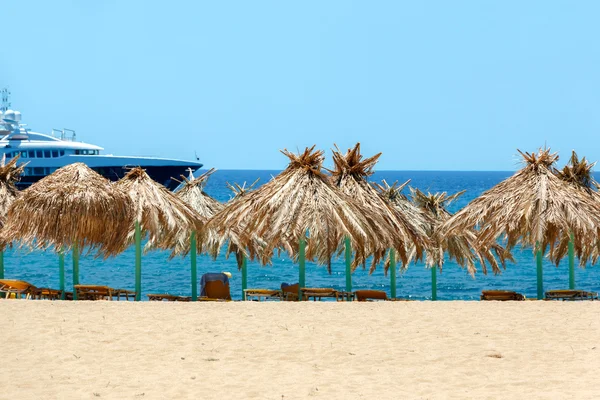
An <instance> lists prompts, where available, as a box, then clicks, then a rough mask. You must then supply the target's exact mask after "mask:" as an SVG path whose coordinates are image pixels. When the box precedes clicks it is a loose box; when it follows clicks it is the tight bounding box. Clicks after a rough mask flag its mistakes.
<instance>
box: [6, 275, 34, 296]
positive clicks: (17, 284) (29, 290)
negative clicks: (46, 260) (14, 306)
mask: <svg viewBox="0 0 600 400" xmlns="http://www.w3.org/2000/svg"><path fill="white" fill-rule="evenodd" d="M38 290H39V289H38V288H37V287H35V286H34V285H32V284H31V283H29V282H26V281H20V280H16V279H1V280H0V293H6V297H7V298H10V297H11V296H12V295H14V296H15V298H16V299H20V298H22V296H25V299H31V298H36V296H37V293H38Z"/></svg>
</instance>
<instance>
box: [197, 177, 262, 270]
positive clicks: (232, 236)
mask: <svg viewBox="0 0 600 400" xmlns="http://www.w3.org/2000/svg"><path fill="white" fill-rule="evenodd" d="M259 179H260V178H259ZM259 179H256V180H255V181H254V182H253V183H252V184H251V185H250V186H248V187H246V182H244V183H243V184H242V185H240V184H238V183H235V182H234V183H233V184H230V183H229V182H227V187H228V188H229V189H231V191H232V192H233V194H234V195H233V197H232V198H231V199H230V200H229V201H228V202H227V204H226V205H225V207H228V206H229V205H231V204H233V203H235V202H236V201H239V200H240V199H241V198H242V197H244V196H246V195H248V194H249V193H250V192H251V190H252V188H253V187H254V185H256V183H257V182H258V180H259ZM223 212H227V211H224V210H221V211H220V212H219V213H223ZM216 218H217V219H219V218H222V215H216ZM244 226H245V225H243V224H240V225H232V226H215V225H213V224H212V223H211V221H210V220H209V222H208V223H207V226H206V231H205V237H204V241H203V243H202V248H203V249H205V251H206V252H207V253H208V254H210V255H211V256H212V257H213V259H216V258H217V256H218V255H219V252H220V250H221V248H222V247H223V246H224V245H225V244H226V245H227V247H226V249H225V258H229V255H230V254H232V253H233V254H235V258H236V261H237V265H238V268H241V267H242V263H243V260H244V257H248V258H250V259H251V260H254V259H255V258H256V257H257V254H260V253H261V252H262V249H263V248H264V242H263V241H262V240H261V238H259V237H258V236H256V235H253V237H252V240H251V241H250V242H249V243H244V242H243V241H242V239H241V238H240V236H241V234H242V232H243V231H244ZM199 247H200V244H199Z"/></svg>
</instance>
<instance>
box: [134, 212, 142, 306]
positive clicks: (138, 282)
mask: <svg viewBox="0 0 600 400" xmlns="http://www.w3.org/2000/svg"><path fill="white" fill-rule="evenodd" d="M141 299H142V230H141V228H140V222H139V221H135V301H140V300H141Z"/></svg>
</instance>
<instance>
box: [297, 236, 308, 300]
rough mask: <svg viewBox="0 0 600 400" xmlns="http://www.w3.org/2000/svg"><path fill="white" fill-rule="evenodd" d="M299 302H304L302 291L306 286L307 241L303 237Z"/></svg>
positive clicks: (299, 258) (299, 265)
mask: <svg viewBox="0 0 600 400" xmlns="http://www.w3.org/2000/svg"><path fill="white" fill-rule="evenodd" d="M298 253H299V254H298V267H299V275H300V276H299V277H298V300H302V289H303V288H304V286H305V285H306V239H305V238H304V237H302V238H301V239H300V243H299V250H298Z"/></svg>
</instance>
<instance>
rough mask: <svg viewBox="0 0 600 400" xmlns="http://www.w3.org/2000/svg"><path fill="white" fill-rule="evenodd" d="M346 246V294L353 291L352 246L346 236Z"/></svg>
mask: <svg viewBox="0 0 600 400" xmlns="http://www.w3.org/2000/svg"><path fill="white" fill-rule="evenodd" d="M344 242H345V243H344V245H345V250H346V251H345V259H346V292H351V291H352V265H351V264H352V245H351V244H350V237H349V236H346V239H345V240H344Z"/></svg>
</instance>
